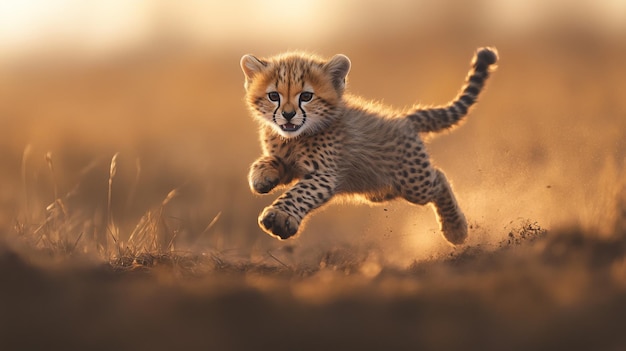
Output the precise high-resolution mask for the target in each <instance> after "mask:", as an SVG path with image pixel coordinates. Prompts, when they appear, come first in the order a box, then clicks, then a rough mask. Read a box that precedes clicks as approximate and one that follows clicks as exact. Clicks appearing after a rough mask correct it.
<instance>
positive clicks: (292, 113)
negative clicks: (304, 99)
mask: <svg viewBox="0 0 626 351" xmlns="http://www.w3.org/2000/svg"><path fill="white" fill-rule="evenodd" d="M282 114H283V117H285V119H286V120H287V122H289V121H290V120H291V119H292V118H293V116H295V115H296V111H289V112H287V111H283V113H282Z"/></svg>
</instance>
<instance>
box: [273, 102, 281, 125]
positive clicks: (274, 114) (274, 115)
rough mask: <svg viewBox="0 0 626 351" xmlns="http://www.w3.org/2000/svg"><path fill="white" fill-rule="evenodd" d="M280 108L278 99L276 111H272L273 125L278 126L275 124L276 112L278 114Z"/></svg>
mask: <svg viewBox="0 0 626 351" xmlns="http://www.w3.org/2000/svg"><path fill="white" fill-rule="evenodd" d="M279 108H280V99H278V106H276V109H275V110H274V113H273V114H272V121H274V123H276V124H278V123H277V122H276V112H278V109H279Z"/></svg>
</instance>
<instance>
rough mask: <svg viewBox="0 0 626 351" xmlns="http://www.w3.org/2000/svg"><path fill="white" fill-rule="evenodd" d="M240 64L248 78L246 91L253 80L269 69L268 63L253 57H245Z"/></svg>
mask: <svg viewBox="0 0 626 351" xmlns="http://www.w3.org/2000/svg"><path fill="white" fill-rule="evenodd" d="M239 64H240V65H241V70H242V71H243V74H244V75H245V76H246V82H245V84H244V86H245V87H246V89H248V83H249V82H250V81H251V80H252V78H253V77H254V76H255V75H256V74H258V73H259V72H261V71H263V69H265V67H267V63H266V62H264V61H261V60H259V59H258V58H256V57H254V56H252V55H243V57H242V58H241V61H240V62H239Z"/></svg>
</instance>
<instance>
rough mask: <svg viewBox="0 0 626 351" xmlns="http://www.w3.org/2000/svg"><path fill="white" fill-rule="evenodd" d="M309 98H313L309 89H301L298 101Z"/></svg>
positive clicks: (304, 100)
mask: <svg viewBox="0 0 626 351" xmlns="http://www.w3.org/2000/svg"><path fill="white" fill-rule="evenodd" d="M311 99H313V93H311V92H309V91H303V92H301V93H300V101H302V102H309V101H311Z"/></svg>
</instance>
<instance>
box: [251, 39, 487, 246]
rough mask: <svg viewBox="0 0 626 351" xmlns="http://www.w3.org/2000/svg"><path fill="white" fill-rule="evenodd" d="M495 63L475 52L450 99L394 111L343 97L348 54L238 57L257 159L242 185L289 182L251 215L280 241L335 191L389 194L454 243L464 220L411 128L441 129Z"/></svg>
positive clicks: (458, 116)
mask: <svg viewBox="0 0 626 351" xmlns="http://www.w3.org/2000/svg"><path fill="white" fill-rule="evenodd" d="M496 61H497V54H496V51H495V49H491V48H482V49H479V50H478V52H477V53H476V55H475V56H474V59H473V61H472V66H471V69H470V71H469V73H468V76H467V79H466V82H465V86H464V87H463V89H462V90H461V92H460V93H459V95H458V96H457V97H456V98H455V99H454V100H452V101H451V102H450V103H449V104H447V105H445V106H441V107H420V106H415V107H414V108H413V109H412V110H411V111H409V112H408V113H407V112H399V111H394V110H391V109H387V108H385V107H384V106H382V105H380V104H376V103H372V102H367V101H363V100H361V99H359V98H357V97H354V96H350V95H348V94H344V91H345V87H346V76H347V75H348V72H349V70H350V60H349V59H348V58H347V57H346V56H343V55H336V56H334V57H332V58H331V59H330V60H322V59H320V58H318V57H315V56H312V55H308V54H303V53H289V54H284V55H279V56H275V57H272V58H269V59H259V58H256V57H254V56H251V55H245V56H244V57H242V59H241V68H242V70H243V72H244V74H245V87H246V102H247V105H248V107H249V109H250V111H251V114H252V115H253V116H254V117H255V118H256V119H257V120H258V121H259V122H260V126H261V127H260V135H261V145H262V149H263V156H261V157H260V158H259V159H257V160H256V161H255V162H254V163H253V164H252V166H251V167H250V173H249V176H248V179H249V182H250V188H251V189H252V191H253V192H255V193H258V194H265V193H268V192H270V191H272V190H273V189H275V188H276V187H277V186H279V185H282V184H290V183H294V184H293V186H292V187H291V188H289V189H288V190H287V191H286V192H285V193H284V194H282V195H281V196H280V197H279V198H278V199H276V201H274V203H272V204H271V205H270V206H268V207H267V208H265V210H264V211H263V212H262V213H261V214H260V216H259V225H260V227H261V228H262V229H264V230H265V231H266V232H267V233H269V234H271V235H274V236H276V237H278V238H280V239H287V238H289V237H292V236H293V235H295V234H296V233H297V232H298V230H299V228H300V227H301V224H302V222H303V220H304V219H305V217H306V216H307V215H308V214H309V213H310V212H311V211H313V210H315V209H316V208H319V207H320V206H322V205H324V204H325V203H327V202H328V201H329V200H330V199H331V198H332V197H333V196H336V195H352V196H355V195H358V196H360V197H363V198H365V199H367V200H369V201H373V202H382V201H388V200H391V199H394V198H397V197H401V198H404V199H406V200H407V201H409V202H411V203H414V204H419V205H425V204H428V203H432V204H433V205H434V207H435V209H436V212H437V215H438V218H439V222H440V225H441V230H442V232H443V235H444V237H445V238H446V239H447V240H448V241H449V242H450V243H452V244H461V243H463V242H464V241H465V238H466V237H467V223H466V220H465V216H464V215H463V212H462V211H461V209H460V208H459V206H458V204H457V201H456V199H455V197H454V194H453V192H452V189H451V187H450V184H449V183H448V181H447V179H446V177H445V175H444V174H443V172H442V171H441V170H439V169H437V168H435V167H433V165H432V164H431V162H430V159H429V156H428V153H427V152H426V149H425V147H424V144H423V142H422V140H421V139H420V133H424V132H438V131H441V130H444V129H447V128H450V127H452V126H454V125H456V124H457V123H459V121H461V120H462V118H463V117H464V116H465V115H466V114H467V113H468V111H469V109H470V107H471V106H472V105H473V104H474V103H475V102H476V100H477V97H478V94H479V93H480V92H481V90H482V89H483V87H484V84H485V80H486V79H487V78H488V76H489V73H490V68H491V66H492V65H493V64H495V63H496Z"/></svg>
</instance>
